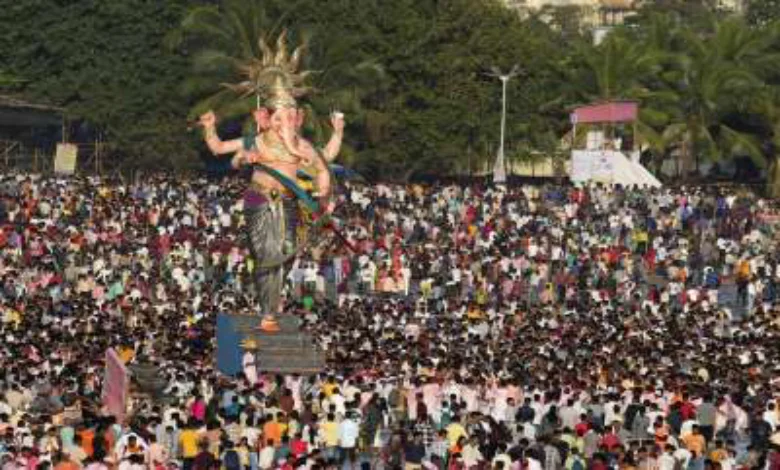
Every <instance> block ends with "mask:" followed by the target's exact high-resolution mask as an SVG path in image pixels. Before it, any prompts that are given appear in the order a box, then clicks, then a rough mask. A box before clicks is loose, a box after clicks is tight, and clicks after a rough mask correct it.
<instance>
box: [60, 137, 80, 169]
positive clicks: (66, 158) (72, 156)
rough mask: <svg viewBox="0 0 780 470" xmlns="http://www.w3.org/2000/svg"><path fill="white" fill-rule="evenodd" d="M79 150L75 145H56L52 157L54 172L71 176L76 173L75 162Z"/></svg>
mask: <svg viewBox="0 0 780 470" xmlns="http://www.w3.org/2000/svg"><path fill="white" fill-rule="evenodd" d="M78 154H79V148H78V147H77V146H76V145H75V144H63V143H60V144H57V154H56V155H55V156H54V172H55V173H58V174H64V175H72V174H73V173H75V171H76V160H77V159H78Z"/></svg>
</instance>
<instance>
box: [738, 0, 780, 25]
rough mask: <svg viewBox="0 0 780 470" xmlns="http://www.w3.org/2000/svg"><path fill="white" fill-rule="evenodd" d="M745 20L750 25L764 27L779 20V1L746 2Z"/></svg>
mask: <svg viewBox="0 0 780 470" xmlns="http://www.w3.org/2000/svg"><path fill="white" fill-rule="evenodd" d="M745 3H746V4H745V18H746V19H747V21H748V22H749V23H750V24H753V25H758V26H766V25H768V24H771V23H772V22H774V21H778V20H780V0H747V1H746V2H745Z"/></svg>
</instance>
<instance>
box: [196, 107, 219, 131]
mask: <svg viewBox="0 0 780 470" xmlns="http://www.w3.org/2000/svg"><path fill="white" fill-rule="evenodd" d="M198 121H199V122H200V125H201V126H203V127H204V128H206V129H208V128H211V127H214V126H216V125H217V115H216V114H214V111H208V112H207V113H205V114H202V115H201V116H200V119H199V120H198Z"/></svg>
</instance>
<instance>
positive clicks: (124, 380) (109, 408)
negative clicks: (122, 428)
mask: <svg viewBox="0 0 780 470" xmlns="http://www.w3.org/2000/svg"><path fill="white" fill-rule="evenodd" d="M129 389H130V377H129V375H128V373H127V368H126V367H125V363H124V362H122V359H121V358H120V357H119V354H117V352H116V351H115V350H114V349H113V348H109V349H107V350H106V369H105V373H104V375H103V408H104V409H105V410H106V412H107V413H108V414H110V415H112V416H114V417H116V420H117V422H120V423H121V422H122V420H123V419H124V417H125V413H126V412H127V395H128V392H129Z"/></svg>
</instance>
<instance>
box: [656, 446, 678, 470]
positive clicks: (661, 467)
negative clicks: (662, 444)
mask: <svg viewBox="0 0 780 470" xmlns="http://www.w3.org/2000/svg"><path fill="white" fill-rule="evenodd" d="M676 463H677V459H675V458H674V447H673V446H670V445H667V446H666V448H665V449H664V452H663V453H662V454H661V455H660V457H658V470H674V467H675V464H676Z"/></svg>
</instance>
